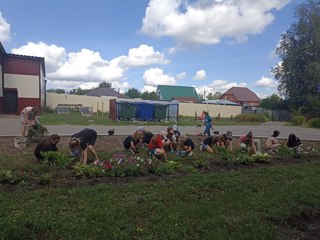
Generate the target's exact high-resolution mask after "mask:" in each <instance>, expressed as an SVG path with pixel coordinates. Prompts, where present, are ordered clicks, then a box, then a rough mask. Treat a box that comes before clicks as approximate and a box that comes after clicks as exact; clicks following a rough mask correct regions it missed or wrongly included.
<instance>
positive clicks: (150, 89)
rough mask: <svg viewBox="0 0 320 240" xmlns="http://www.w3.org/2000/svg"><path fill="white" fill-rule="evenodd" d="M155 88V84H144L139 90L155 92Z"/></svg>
mask: <svg viewBox="0 0 320 240" xmlns="http://www.w3.org/2000/svg"><path fill="white" fill-rule="evenodd" d="M156 90H157V87H155V86H148V85H145V86H144V87H143V88H142V89H141V92H155V91H156Z"/></svg>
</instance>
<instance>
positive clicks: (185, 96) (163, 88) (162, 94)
mask: <svg viewBox="0 0 320 240" xmlns="http://www.w3.org/2000/svg"><path fill="white" fill-rule="evenodd" d="M156 93H157V95H158V96H159V99H160V100H166V101H171V100H177V101H179V102H198V101H199V96H198V93H197V91H196V89H195V88H194V87H187V86H169V85H158V87H157V91H156Z"/></svg>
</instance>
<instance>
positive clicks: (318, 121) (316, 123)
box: [308, 118, 320, 128]
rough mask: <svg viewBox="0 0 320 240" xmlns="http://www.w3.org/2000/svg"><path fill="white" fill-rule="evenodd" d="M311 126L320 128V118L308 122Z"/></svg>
mask: <svg viewBox="0 0 320 240" xmlns="http://www.w3.org/2000/svg"><path fill="white" fill-rule="evenodd" d="M308 123H309V126H310V127H313V128H320V118H312V119H310V120H309V121H308Z"/></svg>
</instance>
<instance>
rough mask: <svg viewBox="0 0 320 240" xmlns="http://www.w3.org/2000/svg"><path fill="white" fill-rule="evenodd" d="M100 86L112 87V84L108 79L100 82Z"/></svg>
mask: <svg viewBox="0 0 320 240" xmlns="http://www.w3.org/2000/svg"><path fill="white" fill-rule="evenodd" d="M99 87H101V88H111V87H112V84H111V83H109V82H106V81H102V82H101V83H99Z"/></svg>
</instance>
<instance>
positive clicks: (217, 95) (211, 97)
mask: <svg viewBox="0 0 320 240" xmlns="http://www.w3.org/2000/svg"><path fill="white" fill-rule="evenodd" d="M221 95H222V94H221V92H215V93H214V94H212V93H209V94H208V95H207V99H208V100H218V99H220V98H221Z"/></svg>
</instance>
